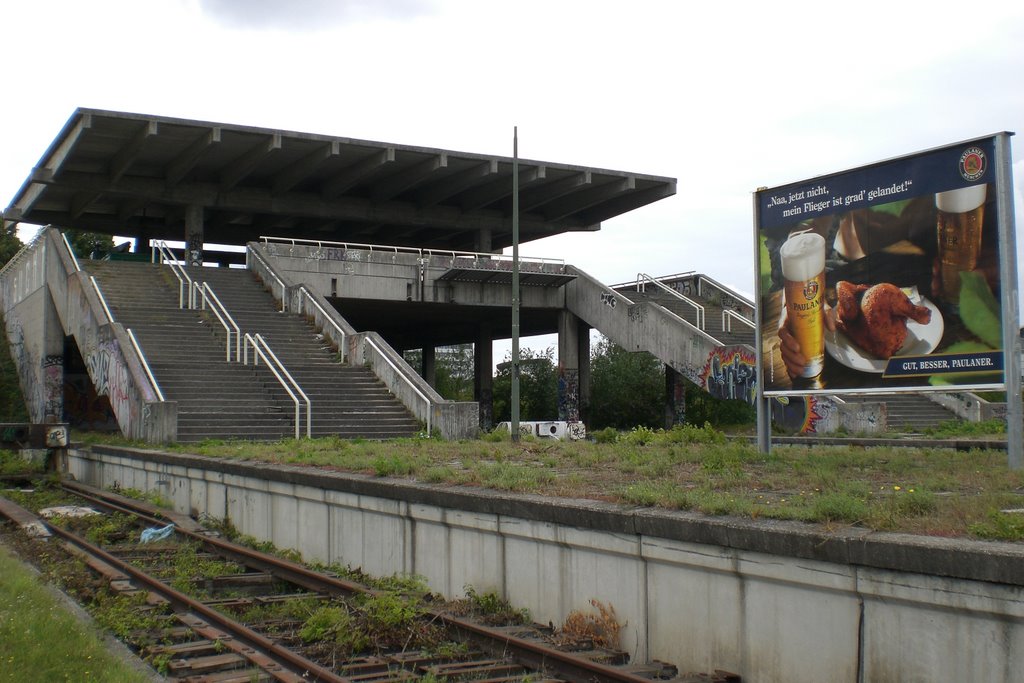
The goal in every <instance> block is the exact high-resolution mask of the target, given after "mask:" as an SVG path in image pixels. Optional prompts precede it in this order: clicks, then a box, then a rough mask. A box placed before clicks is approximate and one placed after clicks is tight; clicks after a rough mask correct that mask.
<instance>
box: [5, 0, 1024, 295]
mask: <svg viewBox="0 0 1024 683" xmlns="http://www.w3.org/2000/svg"><path fill="white" fill-rule="evenodd" d="M0 25H2V26H3V27H4V40H3V47H4V57H3V58H2V62H0V69H2V73H3V76H4V78H3V86H4V95H5V96H4V98H3V99H4V107H3V113H2V115H0V116H2V121H3V126H2V127H0V136H2V137H0V139H2V145H0V149H2V150H3V164H2V167H0V195H3V197H0V202H2V203H3V205H4V206H6V205H7V204H8V203H9V202H10V200H11V199H12V198H13V197H14V194H15V193H16V192H17V190H18V188H19V187H20V186H21V184H22V183H23V182H24V180H25V178H26V177H27V176H28V174H29V172H30V170H31V168H32V167H33V166H34V165H35V164H36V163H37V162H38V160H39V158H40V157H41V156H42V154H43V152H44V151H45V149H46V148H47V146H48V145H49V143H50V142H51V140H53V138H54V137H55V136H56V135H57V133H58V132H59V131H60V129H61V127H62V126H63V124H64V122H65V121H66V120H67V118H68V117H69V116H70V115H71V113H72V112H73V111H74V109H75V108H76V107H91V108H97V109H110V110H119V111H128V112H135V113H142V114H153V115H161V116H174V117H182V118H189V119H201V120H207V121H214V122H223V123H232V124H245V125H253V126H260V127H266V128H280V129H286V130H292V131H301V132H312V133H320V134H326V135H338V136H344V137H351V138H362V139H368V140H376V141H382V142H392V143H399V144H409V145H418V146H424V147H440V148H446V149H451V150H456V151H463V152H475V153H482V154H500V155H506V156H511V153H512V128H513V126H518V127H519V154H520V156H521V157H524V158H530V159H535V160H541V161H548V162H555V163H566V164H577V165H585V166H595V167H601V168H607V169H613V170H618V171H631V172H636V173H644V174H654V175H664V176H671V177H674V178H677V179H678V193H677V195H676V196H674V197H671V198H669V199H664V200H661V201H659V202H657V203H655V204H653V205H650V206H648V207H645V208H642V209H639V210H636V211H633V212H631V213H629V214H626V215H624V216H621V217H619V218H615V219H613V220H609V221H606V222H605V223H604V224H603V228H602V230H601V232H599V233H596V234H594V233H581V234H572V235H565V236H561V237H555V238H549V239H547V240H543V241H540V242H534V243H528V244H525V245H523V247H522V248H521V253H522V254H523V255H526V256H551V257H559V258H564V259H565V260H566V261H568V262H570V263H572V264H574V265H576V266H579V267H580V268H582V269H583V270H585V271H587V272H589V273H591V274H592V275H594V276H596V277H598V278H599V279H601V280H602V281H604V282H606V283H618V282H624V281H627V280H631V279H633V278H635V277H636V275H637V273H638V272H645V273H649V274H651V275H666V274H671V273H678V272H683V271H689V270H698V271H701V272H704V273H706V274H708V275H710V276H711V277H713V278H715V279H717V280H720V281H722V282H724V283H726V284H730V285H733V286H735V287H737V288H739V289H740V290H741V291H743V292H745V293H747V294H748V295H752V294H753V287H754V285H753V282H754V270H753V268H754V256H753V236H752V235H753V232H752V231H753V228H752V211H751V205H752V198H751V193H752V192H753V191H754V190H755V189H756V188H757V187H760V186H775V185H780V184H783V183H787V182H791V181H796V180H801V179H805V178H809V177H812V176H815V175H820V174H825V173H832V172H836V171H841V170H845V169H848V168H852V167H856V166H860V165H864V164H867V163H871V162H873V161H878V160H881V159H887V158H891V157H895V156H901V155H904V154H908V153H912V152H916V151H920V150H924V149H929V148H932V147H937V146H941V145H945V144H948V143H952V142H958V141H960V140H965V139H968V138H974V137H980V136H984V135H988V134H990V133H995V132H999V131H1004V130H1009V131H1016V132H1018V133H1024V85H1022V77H1024V2H1020V0H1013V1H1010V0H1007V1H1000V2H997V1H995V0H972V1H971V2H945V1H941V0H939V1H936V0H931V1H929V2H893V1H892V0H888V1H886V2H874V1H861V2H856V3H854V2H850V3H827V2H821V1H820V0H817V1H815V2H791V1H786V0H782V1H780V2H774V3H763V2H762V3H750V4H749V5H747V4H745V3H742V2H740V3H737V2H719V3H688V2H677V1H674V0H630V1H629V2H626V1H624V0H617V1H614V2H605V1H603V0H519V1H517V2H496V1H495V2H491V1H489V0H354V1H351V0H350V1H342V0H333V1H332V0H288V1H285V0H281V1H280V2H272V1H271V0H148V1H146V2H139V1H138V0H123V1H118V0H96V1H93V2H87V1H83V0H73V1H68V2H65V1H53V2H7V3H4V4H3V7H2V8H0ZM1013 144H1014V152H1013V160H1014V175H1015V181H1014V182H1015V188H1016V205H1017V210H1016V213H1017V216H1018V219H1017V223H1018V225H1022V226H1024V221H1022V220H1021V218H1020V216H1021V215H1022V208H1024V198H1022V190H1021V188H1024V139H1022V138H1020V137H1017V138H1014V139H1013ZM1022 229H1024V228H1022ZM1020 252H1021V249H1020V248H1018V253H1020Z"/></svg>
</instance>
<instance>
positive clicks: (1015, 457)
mask: <svg viewBox="0 0 1024 683" xmlns="http://www.w3.org/2000/svg"><path fill="white" fill-rule="evenodd" d="M995 153H996V158H995V162H996V163H995V166H996V211H997V212H998V220H999V256H1000V258H999V263H1000V273H999V278H1000V281H1001V283H1002V287H1001V291H1002V302H1001V303H1002V307H1003V374H1004V376H1005V382H1006V458H1007V465H1008V466H1009V468H1010V469H1011V470H1019V469H1021V468H1024V434H1022V431H1024V424H1022V419H1024V418H1022V410H1021V395H1020V389H1021V386H1020V385H1021V381H1020V380H1021V378H1020V373H1021V366H1020V330H1019V322H1020V321H1019V319H1018V318H1019V315H1018V308H1017V307H1018V305H1019V301H1020V293H1019V292H1018V290H1017V248H1016V247H1017V240H1016V237H1015V228H1014V219H1013V189H1012V188H1013V167H1012V165H1011V163H1012V162H1011V160H1010V134H1009V133H1000V134H999V135H997V136H996V140H995Z"/></svg>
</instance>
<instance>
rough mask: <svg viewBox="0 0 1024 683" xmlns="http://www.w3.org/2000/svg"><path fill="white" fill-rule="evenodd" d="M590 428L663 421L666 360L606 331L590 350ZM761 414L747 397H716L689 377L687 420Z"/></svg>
mask: <svg viewBox="0 0 1024 683" xmlns="http://www.w3.org/2000/svg"><path fill="white" fill-rule="evenodd" d="M590 368H591V369H590V373H591V374H590V384H591V389H590V415H589V417H588V418H587V428H588V429H590V430H598V429H603V428H605V427H615V428H616V429H632V428H633V427H640V426H643V427H650V428H659V427H663V426H664V423H665V400H666V398H665V366H664V365H663V364H662V363H661V361H659V360H658V359H657V358H655V357H654V356H652V355H651V354H649V353H645V352H635V353H633V352H629V351H626V350H625V349H623V348H622V347H620V346H617V345H615V344H613V343H612V342H611V341H609V340H608V339H606V338H604V337H602V338H601V340H600V341H599V342H598V343H597V344H596V345H595V346H594V347H593V349H592V351H591V354H590ZM756 419H757V413H756V411H755V410H754V408H753V407H752V406H750V405H748V404H746V403H744V402H743V401H733V400H722V399H719V398H715V397H714V396H712V395H711V394H709V393H708V392H706V391H705V390H704V389H703V388H702V387H699V386H697V385H696V384H693V383H692V382H686V409H685V420H686V422H687V423H688V424H695V425H703V424H704V423H706V422H707V423H710V424H712V425H713V426H715V427H724V426H729V425H738V424H749V423H751V422H753V421H754V420H756Z"/></svg>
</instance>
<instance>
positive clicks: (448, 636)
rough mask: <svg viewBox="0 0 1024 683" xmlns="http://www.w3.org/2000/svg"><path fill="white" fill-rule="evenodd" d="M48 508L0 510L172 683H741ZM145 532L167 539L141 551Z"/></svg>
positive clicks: (473, 611) (65, 489)
mask: <svg viewBox="0 0 1024 683" xmlns="http://www.w3.org/2000/svg"><path fill="white" fill-rule="evenodd" d="M18 497H19V498H20V499H21V500H20V501H19V502H24V503H26V505H28V506H33V505H34V503H33V497H32V496H31V495H29V494H20V496H18ZM41 498H42V499H43V502H42V503H41V505H42V506H45V508H44V509H43V511H42V512H41V513H40V514H36V512H34V511H30V510H29V509H27V507H23V506H22V505H19V504H17V503H15V502H13V501H12V500H8V499H6V498H0V517H5V518H7V519H8V520H10V521H12V522H13V523H15V524H17V525H19V526H20V527H21V528H22V529H24V530H26V531H27V532H28V533H29V534H30V535H33V536H35V537H36V538H37V539H46V538H50V539H51V541H50V543H51V544H52V542H53V541H57V542H58V543H60V544H61V545H62V546H63V548H64V550H65V551H66V552H67V553H69V554H71V555H72V556H74V557H76V558H78V559H79V560H80V561H81V562H83V563H84V564H85V565H86V566H87V567H88V568H89V571H90V572H91V575H92V576H95V577H99V579H100V580H101V588H99V589H97V590H98V591H99V593H98V595H99V596H100V597H98V598H97V600H98V601H99V602H100V603H103V604H105V605H106V606H107V608H108V610H107V613H108V614H111V615H114V616H113V617H108V620H113V621H115V622H116V623H115V624H114V628H115V631H116V632H117V633H118V635H119V636H120V637H122V639H123V640H126V641H127V642H128V643H129V645H130V646H132V647H133V648H134V649H135V650H136V651H137V652H138V654H139V655H140V656H141V657H143V658H144V659H146V661H148V662H150V663H151V664H152V665H153V666H154V668H156V669H157V671H159V672H160V673H161V674H163V675H165V676H166V677H167V678H168V679H169V680H179V681H192V682H196V683H198V682H200V681H205V682H209V683H234V682H238V683H242V682H248V681H286V682H296V683H297V682H299V681H324V682H338V683H341V682H344V683H412V682H413V681H425V682H427V683H435V682H436V681H450V682H452V683H462V682H463V681H478V682H481V683H511V682H512V681H530V683H545V682H549V681H550V682H552V683H553V682H554V681H565V682H566V683H589V682H593V683H651V681H654V680H657V681H671V682H672V683H691V682H696V681H702V682H704V683H739V681H740V678H739V676H737V675H735V674H731V673H728V672H723V671H716V672H715V673H713V674H683V675H680V674H679V672H678V671H677V670H676V668H675V667H674V666H672V665H668V664H663V663H660V662H653V663H651V664H632V663H630V661H629V656H628V654H627V653H625V652H621V651H618V650H616V649H615V648H614V647H604V646H602V638H601V637H600V634H597V635H594V634H588V633H573V634H565V633H556V632H555V631H554V629H552V628H550V627H544V626H540V625H537V624H531V623H528V622H527V621H526V620H525V619H524V618H523V617H524V615H523V614H522V613H521V612H517V611H515V610H513V609H511V608H510V607H509V606H508V605H507V604H503V603H502V601H500V600H499V599H498V598H497V597H496V596H493V595H485V596H476V595H475V594H473V597H475V598H477V600H476V602H473V601H455V602H442V601H439V600H437V599H436V598H433V597H432V596H430V595H429V594H424V591H423V590H419V591H416V590H411V589H412V588H413V586H411V585H410V584H409V583H406V584H405V585H400V586H399V588H400V590H398V591H395V590H384V589H383V588H382V587H379V586H377V587H375V586H373V585H368V584H367V583H366V582H363V581H356V580H352V579H350V578H346V577H344V576H341V575H340V574H339V573H336V572H331V571H320V570H314V569H310V568H308V567H306V566H304V565H302V564H299V563H297V562H294V561H291V560H288V559H285V558H282V557H279V556H277V555H273V554H269V553H266V552H261V551H259V550H255V549H253V548H251V547H248V546H246V545H243V544H240V543H235V542H231V541H228V540H226V539H225V538H222V537H219V536H218V535H215V533H211V531H210V530H208V529H205V528H203V527H202V526H201V525H199V524H198V523H196V522H194V521H193V520H191V519H189V518H187V517H184V516H181V515H176V514H174V513H170V512H168V511H166V510H162V509H159V508H157V507H155V506H153V505H150V504H148V503H145V502H143V501H139V500H135V499H132V498H127V497H125V496H121V495H118V494H117V493H112V492H103V491H99V490H96V489H92V488H90V487H85V486H82V485H80V484H75V483H73V482H65V483H63V484H62V485H61V487H60V489H59V493H58V492H55V491H53V490H50V491H49V492H48V493H47V495H45V496H41ZM55 503H56V504H55ZM54 509H56V510H57V511H58V513H59V514H57V515H56V517H53V518H52V519H50V520H46V519H43V518H41V515H42V514H44V513H45V514H53V512H52V511H53V510H54ZM87 511H92V512H87ZM96 513H98V514H96ZM171 525H173V527H172V526H171ZM143 532H145V533H146V534H147V535H148V536H155V537H157V540H155V541H152V542H147V543H141V542H140V541H139V538H140V535H141V534H142V533H143ZM36 542H45V541H42V540H37V541H36ZM118 615H121V616H120V617H119V616H118Z"/></svg>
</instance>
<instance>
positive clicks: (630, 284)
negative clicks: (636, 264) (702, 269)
mask: <svg viewBox="0 0 1024 683" xmlns="http://www.w3.org/2000/svg"><path fill="white" fill-rule="evenodd" d="M696 274H697V271H695V270H690V271H687V272H685V273H675V274H674V275H662V276H661V277H659V278H657V279H658V280H659V281H661V280H677V279H679V278H684V277H688V276H690V275H696ZM635 286H636V280H630V281H629V282H620V283H619V284H617V285H608V287H609V288H611V289H618V288H619V287H635Z"/></svg>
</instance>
